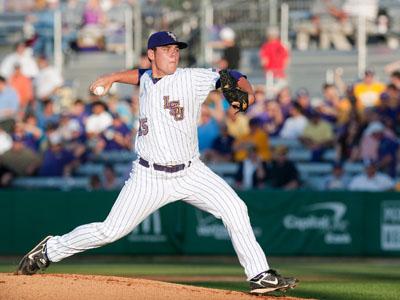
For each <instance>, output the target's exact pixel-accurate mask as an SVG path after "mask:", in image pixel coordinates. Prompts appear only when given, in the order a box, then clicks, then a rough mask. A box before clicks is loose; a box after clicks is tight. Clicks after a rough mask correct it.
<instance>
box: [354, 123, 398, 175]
mask: <svg viewBox="0 0 400 300" xmlns="http://www.w3.org/2000/svg"><path fill="white" fill-rule="evenodd" d="M398 149H399V142H398V141H397V138H396V136H395V135H394V133H393V131H391V130H390V129H389V128H387V127H385V126H384V125H383V124H382V123H381V122H372V123H371V124H370V125H368V127H367V129H366V130H365V132H364V136H363V139H362V141H361V151H362V158H363V160H374V161H377V164H376V166H377V167H378V168H379V169H380V170H381V171H383V172H385V173H387V174H389V175H390V176H391V177H396V167H397V151H398Z"/></svg>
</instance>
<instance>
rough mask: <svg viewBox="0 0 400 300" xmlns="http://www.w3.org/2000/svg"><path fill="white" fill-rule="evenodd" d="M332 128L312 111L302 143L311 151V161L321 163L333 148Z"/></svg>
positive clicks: (302, 136)
mask: <svg viewBox="0 0 400 300" xmlns="http://www.w3.org/2000/svg"><path fill="white" fill-rule="evenodd" d="M333 139H334V135H333V129H332V126H331V125H330V124H329V123H328V122H326V121H324V120H322V119H321V115H320V114H319V113H318V112H317V111H315V110H314V111H311V113H309V115H308V122H307V125H306V127H305V128H304V132H303V134H302V135H301V137H300V141H301V142H302V143H303V144H304V146H306V147H307V148H308V149H310V150H311V160H312V161H321V160H322V156H323V154H324V152H325V151H326V150H327V149H328V148H331V147H332V146H333Z"/></svg>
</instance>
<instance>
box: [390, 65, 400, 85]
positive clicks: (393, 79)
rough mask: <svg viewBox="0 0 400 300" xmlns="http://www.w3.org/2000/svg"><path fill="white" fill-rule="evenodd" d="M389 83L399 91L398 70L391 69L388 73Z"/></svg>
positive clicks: (399, 73)
mask: <svg viewBox="0 0 400 300" xmlns="http://www.w3.org/2000/svg"><path fill="white" fill-rule="evenodd" d="M399 67H400V61H399ZM390 83H391V84H393V85H394V86H395V87H396V89H397V91H400V70H396V71H393V72H392V73H391V74H390Z"/></svg>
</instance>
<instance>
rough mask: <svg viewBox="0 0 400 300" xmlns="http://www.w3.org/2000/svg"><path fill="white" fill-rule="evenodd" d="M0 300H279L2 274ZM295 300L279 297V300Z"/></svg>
mask: <svg viewBox="0 0 400 300" xmlns="http://www.w3.org/2000/svg"><path fill="white" fill-rule="evenodd" d="M0 299H8V300H16V299H18V300H19V299H24V300H31V299H32V300H33V299H35V300H36V299H41V300H50V299H54V300H78V299H79V300H81V299H85V300H99V299H118V300H122V299H129V300H132V299H151V300H158V299H162V300H165V299H171V300H180V299H204V300H209V299H215V300H216V299H218V300H219V299H221V300H225V299H226V300H235V299H240V300H242V299H253V300H254V299H264V300H266V299H276V297H273V296H270V297H264V296H263V297H261V296H252V295H249V294H246V293H241V292H234V291H226V290H216V289H208V288H201V287H195V286H187V285H180V284H174V283H167V282H161V281H154V280H145V279H135V278H125V277H116V276H97V275H96V276H94V275H75V274H41V275H34V276H23V275H19V276H16V275H13V274H9V273H0ZM286 299H293V300H294V299H296V298H292V297H279V300H286Z"/></svg>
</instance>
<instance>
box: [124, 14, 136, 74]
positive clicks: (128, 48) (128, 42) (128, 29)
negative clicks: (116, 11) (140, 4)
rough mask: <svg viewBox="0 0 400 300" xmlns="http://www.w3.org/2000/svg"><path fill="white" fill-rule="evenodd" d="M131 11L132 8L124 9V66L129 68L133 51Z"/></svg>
mask: <svg viewBox="0 0 400 300" xmlns="http://www.w3.org/2000/svg"><path fill="white" fill-rule="evenodd" d="M132 21H133V13H132V8H131V7H130V6H129V9H127V10H126V11H125V68H126V69H128V68H131V67H132V66H133V64H134V53H133V26H132Z"/></svg>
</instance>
